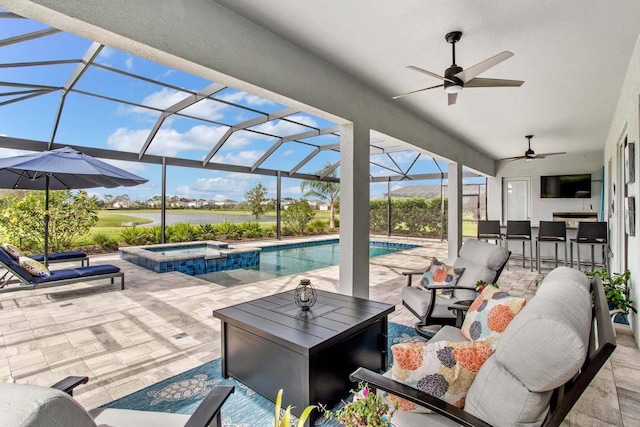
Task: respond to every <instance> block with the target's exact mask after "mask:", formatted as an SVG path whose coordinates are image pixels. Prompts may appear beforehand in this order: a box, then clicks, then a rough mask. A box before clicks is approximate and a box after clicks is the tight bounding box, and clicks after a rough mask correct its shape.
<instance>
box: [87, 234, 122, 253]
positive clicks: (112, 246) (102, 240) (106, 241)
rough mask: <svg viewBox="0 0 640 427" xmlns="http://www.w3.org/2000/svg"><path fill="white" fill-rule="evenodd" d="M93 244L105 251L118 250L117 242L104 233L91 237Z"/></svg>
mask: <svg viewBox="0 0 640 427" xmlns="http://www.w3.org/2000/svg"><path fill="white" fill-rule="evenodd" d="M92 239H93V243H95V244H96V245H98V246H100V249H102V250H105V251H115V250H117V249H118V242H117V241H115V240H114V239H112V238H111V237H110V236H109V235H108V234H106V233H96V234H94V235H93V236H92Z"/></svg>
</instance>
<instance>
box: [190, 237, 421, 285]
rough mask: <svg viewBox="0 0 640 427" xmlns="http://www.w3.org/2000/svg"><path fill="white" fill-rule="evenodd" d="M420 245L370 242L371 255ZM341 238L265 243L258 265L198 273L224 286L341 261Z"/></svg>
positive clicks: (327, 265)
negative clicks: (290, 242) (295, 242)
mask: <svg viewBox="0 0 640 427" xmlns="http://www.w3.org/2000/svg"><path fill="white" fill-rule="evenodd" d="M417 247H418V246H417V245H409V244H403V243H389V242H369V257H370V258H373V257H376V256H380V255H386V254H390V253H393V252H397V251H402V250H406V249H413V248H417ZM339 261H340V252H339V243H338V240H337V239H335V240H329V241H320V242H305V243H298V244H293V245H291V244H289V245H276V246H264V247H262V251H261V252H260V264H259V265H258V266H255V267H249V268H240V269H236V270H227V271H216V272H213V273H208V274H202V275H198V276H197V277H199V278H201V279H204V280H207V281H209V282H213V283H217V284H219V285H223V286H232V285H240V284H246V283H252V282H257V281H260V280H267V279H272V278H275V277H281V276H288V275H290V274H298V273H302V272H305V271H310V270H316V269H318V268H323V267H330V266H332V265H338V263H339Z"/></svg>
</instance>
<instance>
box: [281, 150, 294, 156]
mask: <svg viewBox="0 0 640 427" xmlns="http://www.w3.org/2000/svg"><path fill="white" fill-rule="evenodd" d="M295 152H296V150H287V151H285V152H284V153H282V154H281V157H287V156H290V155H292V154H293V153H295Z"/></svg>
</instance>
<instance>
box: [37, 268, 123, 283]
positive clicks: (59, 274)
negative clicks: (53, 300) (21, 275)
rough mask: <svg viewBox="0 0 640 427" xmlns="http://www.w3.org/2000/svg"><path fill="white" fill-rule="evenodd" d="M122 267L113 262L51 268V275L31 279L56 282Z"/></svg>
mask: <svg viewBox="0 0 640 427" xmlns="http://www.w3.org/2000/svg"><path fill="white" fill-rule="evenodd" d="M119 271H120V268H118V267H116V266H115V265H111V264H102V265H92V266H90V267H80V268H65V269H63V270H51V276H49V277H33V276H31V278H30V281H31V282H33V283H45V282H54V281H56V280H64V279H75V278H76V277H90V276H99V275H102V274H110V273H118V272H119Z"/></svg>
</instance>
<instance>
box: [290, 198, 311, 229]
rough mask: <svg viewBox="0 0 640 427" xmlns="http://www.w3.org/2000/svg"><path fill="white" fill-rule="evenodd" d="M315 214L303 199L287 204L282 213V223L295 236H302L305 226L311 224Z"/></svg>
mask: <svg viewBox="0 0 640 427" xmlns="http://www.w3.org/2000/svg"><path fill="white" fill-rule="evenodd" d="M314 216H315V213H314V212H313V209H312V208H311V206H309V203H307V201H306V200H305V199H301V200H298V201H297V202H293V203H291V204H289V207H288V208H287V209H285V211H284V212H282V221H284V223H285V224H286V225H287V227H289V228H291V229H292V230H293V231H294V232H295V233H297V234H304V230H305V229H306V228H307V224H309V222H311V220H312V219H313V217H314Z"/></svg>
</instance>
